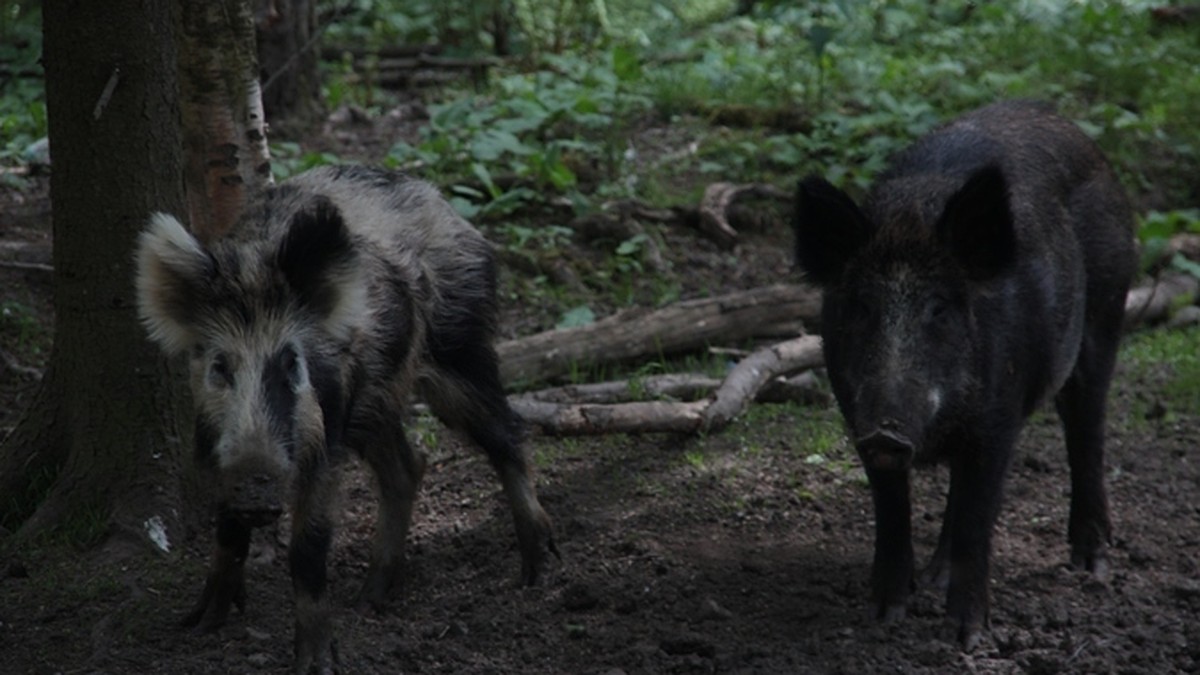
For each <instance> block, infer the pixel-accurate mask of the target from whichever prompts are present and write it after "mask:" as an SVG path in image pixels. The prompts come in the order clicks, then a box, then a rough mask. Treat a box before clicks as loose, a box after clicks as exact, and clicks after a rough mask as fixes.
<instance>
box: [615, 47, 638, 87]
mask: <svg viewBox="0 0 1200 675" xmlns="http://www.w3.org/2000/svg"><path fill="white" fill-rule="evenodd" d="M612 61H613V73H615V74H616V76H617V79H618V80H620V81H622V82H629V81H631V80H636V79H638V78H640V77H641V76H642V63H641V60H640V59H638V55H637V53H636V52H635V51H634V50H632V49H630V48H629V47H626V46H624V45H617V46H616V47H613V50H612Z"/></svg>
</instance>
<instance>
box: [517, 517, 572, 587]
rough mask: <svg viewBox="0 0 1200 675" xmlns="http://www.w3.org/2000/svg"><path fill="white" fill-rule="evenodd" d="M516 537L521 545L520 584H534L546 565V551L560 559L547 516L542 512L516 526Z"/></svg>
mask: <svg viewBox="0 0 1200 675" xmlns="http://www.w3.org/2000/svg"><path fill="white" fill-rule="evenodd" d="M517 539H518V541H519V544H520V547H521V585H522V586H536V585H537V582H538V579H539V578H540V577H541V574H542V570H543V569H545V567H546V558H547V557H548V556H547V555H546V553H547V552H549V553H551V554H553V555H554V557H555V558H557V559H558V560H559V562H561V561H562V554H561V553H559V552H558V545H557V544H555V543H554V527H553V526H552V525H551V524H550V518H549V516H547V515H546V514H545V512H542V513H540V514H539V515H538V516H537V517H535V518H532V519H531V520H530V521H529V522H528V523H526V524H524V526H518V527H517Z"/></svg>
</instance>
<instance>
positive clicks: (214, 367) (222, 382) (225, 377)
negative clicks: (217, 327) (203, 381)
mask: <svg viewBox="0 0 1200 675" xmlns="http://www.w3.org/2000/svg"><path fill="white" fill-rule="evenodd" d="M208 379H209V382H211V383H213V384H214V385H217V386H223V387H231V386H233V369H232V368H231V367H230V366H229V357H228V356H226V355H225V353H224V352H217V355H216V356H214V357H213V360H212V362H210V363H209V364H208Z"/></svg>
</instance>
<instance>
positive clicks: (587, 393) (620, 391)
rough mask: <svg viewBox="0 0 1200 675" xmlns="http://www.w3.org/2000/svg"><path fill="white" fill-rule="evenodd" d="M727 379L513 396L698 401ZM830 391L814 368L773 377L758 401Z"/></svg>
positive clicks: (812, 398) (575, 387)
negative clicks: (821, 382) (823, 386)
mask: <svg viewBox="0 0 1200 675" xmlns="http://www.w3.org/2000/svg"><path fill="white" fill-rule="evenodd" d="M722 381H723V380H722V379H721V378H717V377H710V376H708V375H701V374H698V373H668V374H666V375H650V376H647V377H638V378H633V379H629V380H616V381H610V382H593V383H589V384H570V385H566V386H562V387H551V388H549V389H539V390H537V391H531V392H525V393H522V394H516V395H514V396H513V398H512V400H513V401H519V400H524V399H532V400H534V401H540V402H542V403H558V404H564V405H565V404H574V405H582V404H586V405H603V404H612V403H632V402H637V401H645V400H659V401H661V400H666V401H696V400H699V399H702V398H705V397H708V396H711V395H712V393H713V392H715V391H716V390H717V388H718V387H720V386H721V382H722ZM827 399H828V395H827V394H826V393H825V392H824V391H822V390H821V387H820V384H819V383H818V382H817V378H816V377H815V376H814V375H813V373H812V371H811V370H806V371H804V372H802V373H801V374H799V375H796V376H794V377H777V378H775V379H772V380H769V381H768V382H767V383H766V384H765V385H763V387H762V388H761V389H760V390H759V391H758V395H757V396H756V397H755V399H754V400H755V401H756V402H758V403H785V402H788V401H792V402H796V403H824V402H827Z"/></svg>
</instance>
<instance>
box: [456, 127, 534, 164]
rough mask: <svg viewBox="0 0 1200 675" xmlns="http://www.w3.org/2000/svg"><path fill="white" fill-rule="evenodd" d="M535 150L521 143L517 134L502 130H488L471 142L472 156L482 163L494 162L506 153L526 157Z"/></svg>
mask: <svg viewBox="0 0 1200 675" xmlns="http://www.w3.org/2000/svg"><path fill="white" fill-rule="evenodd" d="M533 151H534V149H533V148H532V147H530V146H528V145H525V144H524V143H522V142H521V140H520V139H519V138H517V137H516V135H515V134H512V133H510V132H508V131H502V130H500V129H488V130H487V131H484V132H482V133H480V134H479V135H478V136H476V137H475V138H474V139H473V140H472V141H471V156H472V157H473V158H475V159H476V160H479V161H481V162H494V161H496V160H497V159H499V158H500V156H501V155H503V154H504V153H506V152H511V153H512V154H514V155H518V156H525V155H529V154H532V153H533Z"/></svg>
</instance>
